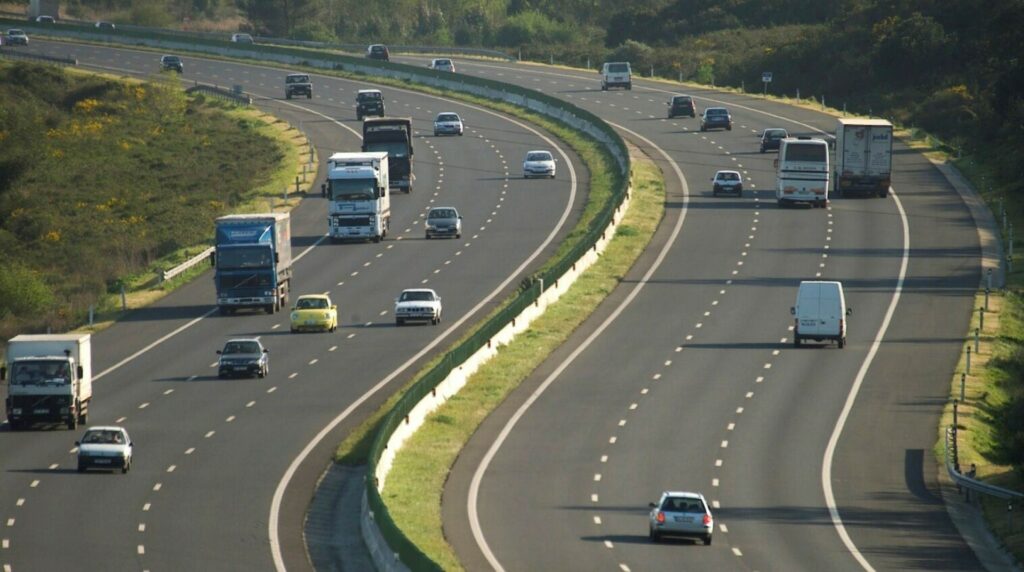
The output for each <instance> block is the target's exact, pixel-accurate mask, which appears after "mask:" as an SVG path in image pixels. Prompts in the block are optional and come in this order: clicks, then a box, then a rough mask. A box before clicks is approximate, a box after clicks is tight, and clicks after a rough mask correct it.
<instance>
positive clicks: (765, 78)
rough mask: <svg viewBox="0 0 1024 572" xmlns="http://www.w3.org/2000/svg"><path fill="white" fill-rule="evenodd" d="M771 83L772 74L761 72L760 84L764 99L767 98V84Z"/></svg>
mask: <svg viewBox="0 0 1024 572" xmlns="http://www.w3.org/2000/svg"><path fill="white" fill-rule="evenodd" d="M771 82H772V72H769V71H766V72H761V83H763V84H764V93H763V94H762V95H763V96H764V97H768V84H769V83H771Z"/></svg>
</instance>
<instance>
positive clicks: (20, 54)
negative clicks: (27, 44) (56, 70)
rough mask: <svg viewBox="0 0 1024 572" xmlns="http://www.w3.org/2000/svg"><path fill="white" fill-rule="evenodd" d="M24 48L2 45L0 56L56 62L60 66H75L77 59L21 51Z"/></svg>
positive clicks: (49, 62)
mask: <svg viewBox="0 0 1024 572" xmlns="http://www.w3.org/2000/svg"><path fill="white" fill-rule="evenodd" d="M23 49H24V48H15V47H14V46H8V45H4V46H3V47H0V58H10V59H12V60H31V61H36V62H45V63H48V64H58V65H62V66H77V65H78V60H76V59H75V58H61V57H57V56H47V55H44V54H37V53H33V52H25V51H22V50H23Z"/></svg>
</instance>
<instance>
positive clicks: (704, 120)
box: [700, 107, 732, 131]
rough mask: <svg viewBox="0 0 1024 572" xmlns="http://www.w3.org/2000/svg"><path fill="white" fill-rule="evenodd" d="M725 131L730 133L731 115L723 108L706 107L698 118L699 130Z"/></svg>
mask: <svg viewBox="0 0 1024 572" xmlns="http://www.w3.org/2000/svg"><path fill="white" fill-rule="evenodd" d="M709 129H725V130H726V131H732V115H730V114H729V110H728V109H726V108H724V107H708V108H706V109H704V113H703V114H702V115H701V116H700V130H701V131H708V130H709Z"/></svg>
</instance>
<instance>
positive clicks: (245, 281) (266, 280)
mask: <svg viewBox="0 0 1024 572" xmlns="http://www.w3.org/2000/svg"><path fill="white" fill-rule="evenodd" d="M270 276H271V274H270V273H269V272H241V273H238V274H221V275H220V276H218V277H217V280H218V282H219V283H220V289H221V290H225V291H227V290H237V289H239V288H262V289H267V288H271V287H272V286H273V283H272V281H271V280H270Z"/></svg>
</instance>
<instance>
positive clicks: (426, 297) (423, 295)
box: [398, 291, 434, 302]
mask: <svg viewBox="0 0 1024 572" xmlns="http://www.w3.org/2000/svg"><path fill="white" fill-rule="evenodd" d="M433 299H434V295H433V294H431V293H430V292H422V291H414V292H402V296H401V298H399V299H398V300H399V301H400V302H430V301H431V300H433Z"/></svg>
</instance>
